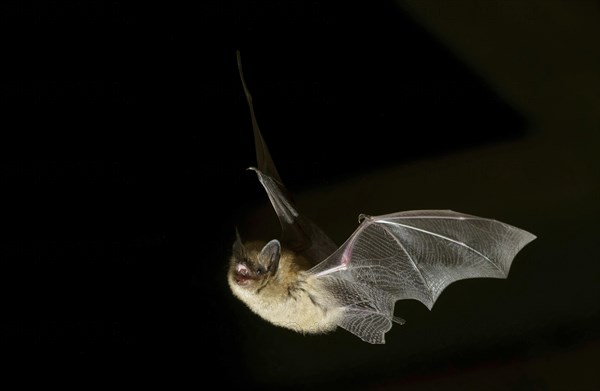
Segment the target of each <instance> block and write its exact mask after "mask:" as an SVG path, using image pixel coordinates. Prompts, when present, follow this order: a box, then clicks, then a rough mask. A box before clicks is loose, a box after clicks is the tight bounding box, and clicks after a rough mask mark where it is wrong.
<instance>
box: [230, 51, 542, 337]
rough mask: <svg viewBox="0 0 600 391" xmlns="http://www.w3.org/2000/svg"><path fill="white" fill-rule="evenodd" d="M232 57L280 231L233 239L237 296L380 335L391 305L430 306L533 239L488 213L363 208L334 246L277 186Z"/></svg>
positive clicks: (302, 321)
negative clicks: (269, 236)
mask: <svg viewBox="0 0 600 391" xmlns="http://www.w3.org/2000/svg"><path fill="white" fill-rule="evenodd" d="M237 63H238V70H239V74H240V79H241V82H242V87H243V90H244V94H245V96H246V100H247V101H248V106H249V109H250V118H251V121H252V128H253V132H254V142H255V148H256V158H257V167H251V168H250V170H253V171H254V172H255V173H256V175H257V177H258V180H259V181H260V183H261V184H262V186H263V187H264V189H265V191H266V193H267V195H268V197H269V200H270V202H271V204H272V206H273V209H274V210H275V213H276V214H277V217H278V219H279V222H280V225H281V229H282V234H281V237H280V239H273V240H271V241H269V242H264V241H262V242H261V241H249V242H242V239H241V238H240V235H239V233H238V232H237V230H236V239H235V242H234V244H233V248H232V255H231V258H230V262H229V269H228V273H227V280H228V284H229V286H230V288H231V290H232V292H233V294H234V295H235V296H236V297H238V298H239V299H240V300H241V301H242V302H244V303H245V304H246V305H247V306H248V307H249V308H250V309H251V310H252V311H253V312H255V313H256V314H258V315H259V316H261V317H262V318H264V319H265V320H267V321H268V322H270V323H272V324H274V325H276V326H281V327H284V328H288V329H291V330H294V331H297V332H300V333H303V334H319V333H326V332H329V331H332V330H335V329H336V328H337V327H341V328H343V329H346V330H348V331H349V332H351V333H353V334H355V335H356V336H358V337H359V338H361V339H362V340H364V341H366V342H369V343H373V344H383V343H385V333H386V332H388V331H389V330H390V329H391V328H392V324H393V323H398V324H403V323H404V320H403V319H401V318H399V317H396V316H394V305H395V303H396V301H398V300H402V299H416V300H419V301H420V302H422V303H423V304H425V306H427V308H429V309H430V310H431V308H432V306H433V304H434V303H435V301H436V299H437V298H438V297H439V295H440V294H441V293H442V291H443V290H444V289H445V288H446V287H447V286H448V285H449V284H451V283H453V282H455V281H458V280H462V279H467V278H479V277H488V278H506V277H507V276H508V272H509V269H510V266H511V263H512V261H513V259H514V257H515V256H516V254H517V253H518V252H519V251H520V250H521V249H522V248H523V247H524V246H525V245H527V244H528V243H529V242H531V241H532V240H534V239H535V238H536V237H535V236H534V235H532V234H531V233H529V232H526V231H524V230H522V229H519V228H516V227H513V226H511V225H508V224H505V223H502V222H500V221H496V220H493V219H487V218H481V217H476V216H471V215H468V214H464V213H459V212H453V211H451V210H417V211H406V212H397V213H392V214H387V215H382V216H368V215H365V214H361V215H360V216H359V225H358V227H357V228H356V230H355V231H354V232H353V233H352V235H350V237H349V238H348V239H347V240H346V241H345V242H344V244H342V245H341V246H340V247H337V246H336V245H335V243H334V242H333V241H332V240H331V239H330V238H329V237H328V236H327V235H326V234H325V233H324V232H323V231H322V230H321V229H320V228H319V227H318V226H317V225H316V224H314V223H313V222H312V221H311V220H309V219H308V218H307V217H305V216H304V215H302V214H300V212H299V211H298V209H297V208H296V206H295V204H294V202H293V200H292V197H291V195H290V193H289V192H288V190H287V189H286V187H285V186H284V185H283V182H282V181H281V178H280V176H279V173H278V172H277V169H276V168H275V164H274V163H273V159H272V158H271V155H270V153H269V150H268V148H267V145H266V143H265V141H264V139H263V137H262V135H261V133H260V129H259V127H258V123H257V121H256V116H255V114H254V108H253V103H252V96H251V95H250V92H249V90H248V87H247V85H246V82H245V80H244V74H243V71H242V63H241V57H240V53H239V51H238V52H237Z"/></svg>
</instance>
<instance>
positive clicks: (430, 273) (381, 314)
mask: <svg viewBox="0 0 600 391" xmlns="http://www.w3.org/2000/svg"><path fill="white" fill-rule="evenodd" d="M533 239H535V236H534V235H532V234H530V233H528V232H526V231H523V230H521V229H519V228H516V227H513V226H510V225H508V224H504V223H501V222H499V221H496V220H491V219H484V218H480V217H475V216H470V215H466V214H462V213H457V212H453V211H409V212H400V213H394V214H390V215H385V216H377V217H368V218H366V219H365V220H364V221H363V222H362V224H361V225H360V226H359V227H358V228H357V230H356V231H355V232H354V233H353V234H352V236H351V237H350V238H349V239H348V240H347V241H346V242H345V243H344V244H343V245H342V246H341V247H340V248H339V249H338V250H337V251H336V252H334V253H333V254H332V255H331V256H330V257H329V258H327V259H326V260H325V261H323V262H321V263H320V264H318V265H317V266H315V267H314V268H313V269H311V270H310V272H311V273H313V274H315V275H317V276H319V277H320V278H322V279H324V281H325V282H326V283H327V285H328V286H329V287H330V289H331V291H332V292H333V293H332V294H333V295H334V296H335V297H336V299H337V300H338V302H339V303H340V305H342V306H343V307H344V308H346V311H345V318H344V319H343V321H341V323H340V326H341V327H343V328H345V329H347V330H349V331H351V332H352V333H354V334H356V335H358V336H359V337H361V338H362V339H364V340H365V341H368V342H371V343H383V342H384V334H385V332H387V331H388V330H389V329H390V328H391V322H392V320H393V310H394V303H395V301H396V300H401V299H416V300H419V301H421V302H423V303H424V304H425V305H426V306H427V307H428V308H430V309H431V307H432V306H433V304H434V303H435V301H436V299H437V298H438V297H439V295H440V294H441V293H442V291H443V290H444V289H445V288H446V287H447V286H448V285H449V284H451V283H452V282H454V281H458V280H462V279H466V278H477V277H491V278H506V276H507V275H508V271H509V269H510V265H511V262H512V260H513V258H514V257H515V255H516V254H517V253H518V252H519V250H520V249H521V248H523V246H525V245H526V244H527V243H529V242H530V241H532V240H533Z"/></svg>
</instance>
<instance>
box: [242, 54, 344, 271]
mask: <svg viewBox="0 0 600 391" xmlns="http://www.w3.org/2000/svg"><path fill="white" fill-rule="evenodd" d="M236 54H237V64H238V70H239V73H240V79H241V80H242V86H243V88H244V94H245V95H246V100H247V101H248V106H249V108H250V118H251V120H252V130H253V131H254V144H255V147H256V161H257V165H258V168H254V167H251V168H250V169H251V170H253V171H254V172H256V174H257V175H258V179H259V181H260V183H261V184H262V185H263V187H264V188H265V190H266V192H267V195H268V196H269V200H270V201H271V204H272V205H273V209H275V213H277V217H278V218H279V223H280V224H281V230H282V236H281V241H282V242H283V244H284V245H285V246H286V247H288V248H290V249H292V250H294V251H296V252H299V253H301V254H302V255H304V256H305V257H307V258H308V259H310V260H312V261H313V262H314V263H315V264H316V263H317V262H320V261H322V260H323V259H325V258H326V257H327V256H329V255H330V254H331V253H332V252H333V251H335V249H336V248H337V246H336V245H335V243H334V242H333V241H332V240H331V239H329V237H328V236H327V235H326V234H325V233H324V232H323V231H322V230H321V229H320V228H319V227H318V226H317V225H316V224H314V223H313V222H312V221H310V220H309V219H308V218H306V217H304V216H302V215H301V214H300V213H299V212H298V210H297V208H296V206H295V205H294V203H293V201H292V195H291V194H290V192H289V191H288V190H287V189H286V188H285V186H284V185H283V182H282V181H281V178H280V176H279V173H278V172H277V168H276V167H275V163H273V158H272V157H271V154H270V153H269V148H267V144H266V143H265V140H264V139H263V137H262V134H261V133H260V129H259V128H258V122H257V121H256V116H255V114H254V106H253V104H252V95H250V91H249V90H248V87H247V86H246V82H245V80H244V73H243V71H242V60H241V56H240V52H239V51H238V52H237V53H236Z"/></svg>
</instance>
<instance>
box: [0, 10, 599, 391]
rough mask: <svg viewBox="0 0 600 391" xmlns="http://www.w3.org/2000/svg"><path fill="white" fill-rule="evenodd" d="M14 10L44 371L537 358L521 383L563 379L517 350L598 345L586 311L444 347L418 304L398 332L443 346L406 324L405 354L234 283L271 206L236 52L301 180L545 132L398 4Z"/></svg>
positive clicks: (12, 318) (25, 294) (17, 166)
mask: <svg viewBox="0 0 600 391" xmlns="http://www.w3.org/2000/svg"><path fill="white" fill-rule="evenodd" d="M2 15H3V16H2V17H3V19H4V22H5V23H4V24H3V25H4V37H5V41H6V45H5V47H6V52H5V53H6V54H5V55H4V62H5V63H6V65H8V66H9V67H10V72H7V73H6V77H5V78H4V81H3V83H2V88H1V94H2V95H1V96H2V107H3V112H4V116H3V117H4V119H5V121H3V122H4V126H3V128H4V131H3V135H2V136H1V137H2V138H1V141H0V149H1V152H2V153H1V159H0V161H1V170H2V171H1V173H2V174H1V175H2V193H3V198H4V202H3V205H4V212H3V218H2V220H3V222H2V226H3V232H2V241H1V251H2V266H1V267H2V271H1V273H0V279H1V281H2V283H1V289H2V296H1V297H2V299H1V303H2V313H1V318H0V339H1V341H2V343H3V346H4V347H5V348H4V347H3V352H4V354H6V356H7V357H8V358H9V359H10V360H11V361H12V362H13V363H14V364H15V365H16V366H17V367H19V368H21V369H25V373H30V374H33V373H35V374H36V375H35V376H33V375H31V378H33V377H37V378H41V379H48V380H50V379H61V380H66V381H70V382H74V384H81V385H91V384H98V383H103V384H113V383H114V382H115V381H117V379H120V380H119V381H120V382H126V383H128V384H130V385H135V384H139V383H143V384H157V383H160V384H164V385H166V386H174V384H175V383H178V382H191V383H192V384H194V385H195V386H197V387H199V386H203V385H206V384H207V381H208V380H209V379H212V378H217V379H220V380H221V381H222V382H224V383H225V384H226V385H228V386H251V385H257V384H261V385H263V386H275V385H278V386H296V387H302V386H303V385H311V386H327V387H333V388H344V389H346V388H348V387H349V388H363V387H375V386H380V387H386V386H387V387H391V388H393V387H394V385H396V384H400V385H402V386H403V387H404V388H406V387H408V386H411V385H412V386H413V387H415V388H419V386H420V385H422V386H423V387H425V388H426V387H427V384H429V383H427V382H428V381H431V379H438V380H439V379H442V380H440V381H442V382H443V379H446V378H448V379H452V376H453V375H454V374H455V373H464V372H468V373H475V374H477V373H478V372H479V373H482V374H484V375H481V376H482V377H485V376H487V375H486V374H489V373H492V374H493V375H494V376H502V373H506V371H509V372H510V371H511V370H512V371H516V372H519V371H520V372H519V373H521V372H522V373H521V375H522V376H521V377H519V379H521V380H520V381H521V383H518V384H517V385H516V386H515V384H512V385H511V386H513V387H517V386H519V384H520V386H523V387H524V388H531V387H534V388H535V387H542V388H544V387H548V388H552V384H550V383H548V384H546V383H543V379H544V376H543V375H539V374H537V372H535V371H533V372H535V373H533V372H531V371H529V370H528V369H523V368H520V367H518V365H519V364H514V363H515V362H517V363H518V362H522V361H519V360H526V359H536V360H537V359H538V358H541V360H542V361H541V364H539V365H540V366H541V368H542V369H540V371H541V372H543V371H544V370H550V369H549V368H552V365H553V364H552V362H551V359H548V360H550V361H543V360H544V357H546V356H548V355H551V354H552V353H555V352H557V351H558V352H563V351H564V350H565V349H567V350H569V349H571V350H573V351H575V352H577V347H579V346H586V345H585V344H586V343H588V342H589V343H590V344H591V343H592V342H591V341H596V342H595V344H596V345H593V346H597V340H598V339H597V338H598V334H597V325H598V311H597V310H598V307H597V306H596V307H595V308H592V309H591V310H590V311H589V313H588V315H587V317H586V318H585V319H584V320H582V321H579V322H557V325H554V326H553V325H550V326H548V325H543V326H541V325H540V328H539V329H524V328H523V327H520V326H519V320H518V319H513V320H512V322H513V323H515V325H514V328H513V329H511V331H510V332H504V333H502V332H501V333H497V332H495V331H494V327H491V328H489V329H488V331H485V324H481V325H479V327H482V328H483V329H482V330H483V331H481V330H479V331H477V330H478V328H477V326H473V327H474V330H475V331H474V332H473V335H474V336H473V338H472V339H469V333H468V332H465V333H462V334H459V335H460V338H463V339H464V341H462V342H464V343H462V344H461V343H460V342H461V341H456V340H453V343H452V344H450V345H448V346H441V345H436V341H437V342H439V341H438V340H436V339H435V338H433V337H432V335H434V334H442V335H443V334H444V333H450V334H449V335H451V337H448V338H456V335H457V334H456V332H455V333H454V334H452V331H449V330H447V329H445V326H444V324H443V323H438V324H430V323H431V322H432V319H434V321H433V322H438V321H437V320H436V319H437V318H432V317H431V315H428V314H429V313H428V312H426V311H423V310H422V309H421V308H418V309H417V307H418V305H417V304H416V303H415V304H414V308H413V307H411V306H412V305H413V304H408V307H407V309H406V311H408V312H409V313H410V312H411V311H412V312H413V313H416V315H414V316H416V318H417V319H416V320H415V321H414V322H413V323H415V324H414V325H413V326H405V327H415V329H417V328H418V327H419V323H421V325H422V324H423V323H428V325H427V326H425V328H424V331H423V333H422V334H421V335H422V336H423V338H424V340H427V339H429V338H433V339H432V342H423V343H420V342H418V341H415V340H412V341H406V342H403V341H402V335H401V332H399V331H398V330H395V329H394V331H395V332H397V334H394V335H393V337H394V339H395V342H396V343H397V344H398V345H397V346H394V349H398V350H400V349H402V346H403V344H406V345H407V350H406V351H407V352H408V353H397V354H400V355H399V356H398V355H394V354H392V353H389V354H383V353H382V352H384V351H382V350H381V349H383V348H380V347H373V346H369V345H366V344H364V343H362V342H360V341H359V340H358V339H356V338H354V337H353V336H351V335H349V334H348V333H346V332H344V331H338V332H336V333H335V334H333V335H329V336H323V337H302V336H298V335H295V334H292V333H291V332H288V331H285V330H280V329H276V328H275V327H272V326H270V325H268V324H266V323H265V322H263V321H261V320H260V319H258V318H257V317H255V316H254V315H252V314H250V312H249V311H248V310H247V309H246V308H244V307H243V306H242V305H241V304H240V303H238V302H237V300H235V299H234V298H233V297H232V295H231V294H230V292H229V288H228V287H227V285H226V281H225V272H226V267H227V258H228V254H229V251H230V246H231V243H232V241H233V238H234V232H235V231H234V230H235V227H236V226H237V225H239V224H243V221H242V220H243V217H242V216H243V215H244V214H245V213H247V211H248V210H251V209H252V208H254V207H256V206H259V205H264V202H265V197H264V194H263V192H262V189H261V188H260V186H259V185H258V183H257V181H256V179H255V178H254V177H253V176H252V175H250V173H248V172H246V171H245V169H246V168H247V167H248V166H251V165H254V164H255V157H254V147H253V139H252V133H251V126H250V118H249V113H248V109H247V106H246V102H245V99H244V96H243V93H242V89H241V84H240V81H239V76H238V73H237V67H236V62H235V51H236V50H238V49H239V50H240V51H241V53H242V59H243V63H244V71H245V75H246V80H247V82H248V84H249V87H250V89H251V91H252V93H253V96H254V100H255V108H256V112H257V116H258V120H259V123H260V126H261V129H262V130H263V135H264V137H265V139H266V140H267V143H268V144H269V146H270V149H271V151H272V154H273V157H274V160H275V162H276V163H277V165H278V168H279V171H280V173H281V175H282V177H283V178H284V181H285V182H286V183H287V184H288V187H289V188H290V189H291V190H292V191H294V192H296V193H302V192H303V191H306V190H309V191H315V190H318V189H319V187H320V186H335V183H337V182H339V181H351V180H352V179H353V178H359V177H360V176H362V175H369V173H371V172H377V170H384V169H386V168H388V167H394V166H397V165H404V164H419V162H423V161H427V160H428V159H430V158H436V157H439V156H448V154H452V153H460V152H461V151H468V150H473V149H477V148H482V147H486V146H490V145H494V144H495V143H503V142H510V141H514V140H519V139H525V138H527V137H529V135H530V133H531V132H533V131H534V130H532V129H535V127H532V125H531V123H530V119H529V118H528V116H527V114H526V113H523V112H521V111H519V110H518V109H517V108H516V107H515V106H516V105H515V104H514V103H511V102H506V100H505V99H501V98H500V97H499V96H498V95H497V93H495V92H494V90H493V89H492V88H490V86H489V85H488V83H487V82H486V81H485V80H484V79H483V78H482V77H481V76H478V75H477V74H476V73H475V72H474V71H473V70H472V69H470V68H469V66H468V65H466V64H465V63H464V62H463V61H461V60H460V59H459V58H457V57H456V55H454V54H453V53H452V52H451V51H450V50H449V49H448V48H447V47H446V46H445V45H444V44H442V43H440V41H439V40H438V39H436V38H435V37H434V36H433V35H432V34H430V33H428V32H427V31H426V30H425V29H424V28H423V27H422V26H420V25H419V24H418V23H417V22H416V21H415V20H414V19H413V18H411V17H410V16H409V15H408V14H407V13H405V12H404V11H402V9H400V8H399V7H396V6H395V5H394V4H393V3H390V2H381V3H379V2H377V3H376V4H375V2H371V3H368V6H367V5H366V4H354V3H347V2H344V3H339V4H334V3H330V2H319V1H315V2H300V1H298V2H266V3H263V2H254V1H246V2H239V3H235V2H210V1H209V2H202V3H201V4H186V3H181V4H178V3H174V2H169V3H165V4H154V3H150V4H144V5H140V6H133V5H126V4H124V3H121V2H111V3H109V4H103V3H100V2H81V3H76V2H64V3H57V2H47V3H42V4H41V5H30V6H29V5H22V4H19V3H18V2H4V3H3V5H2ZM506 157H507V156H504V158H506ZM466 175H468V174H466ZM429 186H431V185H429ZM425 189H427V188H426V187H424V188H423V191H425ZM429 191H434V192H437V194H438V195H439V196H440V197H443V193H444V190H443V189H435V186H433V187H432V188H430V189H429ZM339 197H340V198H343V197H352V194H343V193H341V194H340V195H339ZM490 197H493V195H491V196H490ZM514 202H518V201H516V200H514ZM444 206H445V205H444ZM332 207H333V206H332ZM430 207H431V208H435V207H437V205H431V206H430ZM506 208H507V209H509V208H510V203H507V204H506ZM401 209H404V208H403V206H402V204H401V202H399V204H398V210H401ZM354 212H355V211H354V210H352V211H350V212H349V213H350V214H352V215H356V214H357V213H354ZM360 212H362V211H360ZM389 212H392V211H389ZM352 219H354V217H352ZM523 222H525V223H526V221H523ZM537 224H538V225H537V227H538V229H541V224H542V223H541V222H538V223H537ZM525 225H526V228H530V227H531V230H532V231H533V230H534V228H535V227H536V225H535V223H530V224H529V225H528V224H527V223H526V224H525ZM352 227H353V226H351V225H350V226H348V225H347V226H344V228H343V229H342V228H341V229H340V230H343V232H342V233H341V234H339V235H342V236H343V235H344V234H348V233H349V232H350V231H349V230H351V229H352ZM535 233H537V234H538V235H540V234H539V232H537V231H536V232H535ZM540 236H542V235H540ZM548 245H549V243H548V242H543V241H542V240H538V241H536V242H534V244H532V245H531V246H541V247H544V246H548ZM543 254H547V253H544V252H543V251H542V250H539V251H538V252H531V253H527V251H524V253H523V256H522V255H519V257H523V258H524V259H523V262H526V261H527V260H528V259H529V260H530V262H533V261H531V258H534V257H536V256H538V257H540V258H541V257H543ZM592 257H593V256H592ZM595 258H596V260H597V256H596V257H595ZM539 262H541V260H540V261H539ZM539 264H540V263H538V265H539ZM524 270H529V269H524ZM594 270H596V273H597V267H596V269H594ZM582 272H583V273H585V272H584V271H582ZM593 275H594V274H593V273H592V275H591V276H592V277H593ZM530 276H531V275H530ZM592 277H589V278H592ZM591 281H594V280H591ZM483 283H484V284H485V283H489V281H484V282H483ZM596 283H597V282H596ZM483 286H485V285H472V287H473V288H474V289H475V290H474V292H481V291H480V290H477V289H480V287H483ZM504 287H505V286H502V285H499V286H498V292H501V291H502V289H504ZM483 289H485V288H483ZM565 291H568V289H565ZM520 292H522V291H520ZM525 292H527V291H525ZM586 292H592V294H593V293H598V291H597V288H594V287H593V286H588V290H587V291H586ZM459 293H460V295H464V296H460V295H458V293H457V298H458V297H460V298H461V301H462V299H465V300H468V299H469V297H470V296H471V295H473V293H470V292H467V291H465V293H464V294H463V293H462V291H461V292H459ZM499 294H501V293H499ZM475 295H477V294H476V293H475ZM508 295H510V294H508ZM536 295H537V294H536ZM482 300H485V299H482ZM498 303H500V301H498ZM447 304H448V305H450V306H451V305H452V304H451V302H448V303H447ZM503 305H508V304H506V303H503ZM499 310H501V311H504V310H506V309H504V308H500V309H499ZM440 311H442V312H441V313H440V314H441V315H442V316H443V315H444V314H446V316H448V317H446V318H444V317H442V318H441V319H442V320H441V321H439V322H443V321H444V320H447V319H449V317H450V318H451V315H449V314H450V313H451V312H450V313H448V312H446V313H444V312H443V311H444V310H440ZM447 311H452V308H448V310H447ZM532 311H534V309H532ZM434 313H435V311H434ZM455 315H456V314H455ZM508 316H514V315H508ZM532 316H534V315H532ZM490 322H494V320H493V319H492V320H490ZM565 324H570V326H565ZM450 327H452V326H450ZM456 327H458V326H456ZM408 330H409V331H408V333H409V335H412V334H410V330H412V329H408ZM427 333H431V334H427ZM442 343H443V342H442ZM386 348H388V346H387V345H386ZM377 349H379V350H377ZM571 350H569V351H571ZM402 354H404V355H402ZM203 360H206V361H203ZM549 362H550V363H549ZM577 362H578V363H580V362H584V363H587V361H586V360H585V359H583V358H582V359H581V361H577ZM585 365H586V364H576V366H577V367H579V368H580V369H581V367H585ZM587 365H591V364H587ZM507 368H508V369H507ZM515 368H518V369H515ZM519 368H520V369H519ZM527 368H529V367H527ZM502 371H505V372H502ZM540 376H541V379H542V380H539V378H540ZM25 377H26V378H27V376H25ZM76 379H77V380H76ZM407 379H408V380H407ZM532 379H535V380H532ZM487 381H489V379H487ZM540 381H541V382H542V383H539V382H540ZM573 381H574V382H575V384H577V383H576V381H577V380H573ZM593 381H595V383H585V384H598V378H597V377H595V380H593ZM442 384H443V383H442ZM465 384H468V385H469V386H471V387H473V388H478V387H485V385H486V384H487V385H489V384H488V383H486V380H485V379H480V378H477V377H476V378H475V379H474V380H471V383H465ZM465 387H467V386H465Z"/></svg>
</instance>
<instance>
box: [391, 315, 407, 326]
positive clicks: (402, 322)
mask: <svg viewBox="0 0 600 391" xmlns="http://www.w3.org/2000/svg"><path fill="white" fill-rule="evenodd" d="M392 321H393V322H395V323H398V324H400V325H402V324H404V323H406V321H405V320H404V319H402V318H399V317H397V316H393V317H392Z"/></svg>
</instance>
